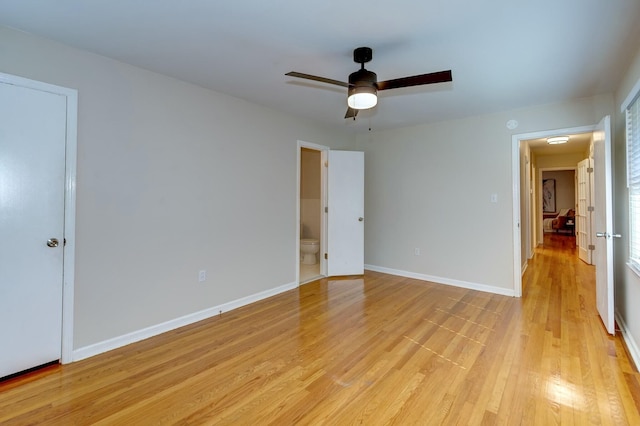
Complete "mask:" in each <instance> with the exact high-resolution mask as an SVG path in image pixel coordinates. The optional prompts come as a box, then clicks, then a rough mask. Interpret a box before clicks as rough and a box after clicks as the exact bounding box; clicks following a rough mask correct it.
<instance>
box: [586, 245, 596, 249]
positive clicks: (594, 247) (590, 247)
mask: <svg viewBox="0 0 640 426" xmlns="http://www.w3.org/2000/svg"><path fill="white" fill-rule="evenodd" d="M588 249H589V250H595V249H596V246H594V245H593V244H589V247H588Z"/></svg>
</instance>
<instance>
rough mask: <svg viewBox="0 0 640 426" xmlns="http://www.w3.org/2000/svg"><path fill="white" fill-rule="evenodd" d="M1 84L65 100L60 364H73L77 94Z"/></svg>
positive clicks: (7, 79)
mask: <svg viewBox="0 0 640 426" xmlns="http://www.w3.org/2000/svg"><path fill="white" fill-rule="evenodd" d="M0 82H1V83H6V84H11V85H13V86H18V87H25V88H28V89H34V90H40V91H43V92H49V93H53V94H56V95H61V96H64V97H65V98H66V106H67V111H66V113H67V119H66V143H65V184H64V241H65V243H64V244H63V261H62V279H63V282H62V341H61V342H60V344H61V358H60V362H61V363H62V364H67V363H70V362H72V361H73V300H74V287H75V241H76V171H77V146H78V91H77V90H75V89H69V88H66V87H61V86H56V85H53V84H49V83H43V82H40V81H36V80H30V79H28V78H23V77H19V76H16V75H11V74H5V73H0Z"/></svg>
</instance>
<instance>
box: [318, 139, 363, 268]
mask: <svg viewBox="0 0 640 426" xmlns="http://www.w3.org/2000/svg"><path fill="white" fill-rule="evenodd" d="M328 169H329V170H328V197H327V198H328V200H327V201H328V202H327V205H328V229H327V231H328V237H327V240H328V241H327V243H328V244H327V255H328V257H327V275H329V276H336V275H362V274H363V273H364V152H354V151H329V166H328Z"/></svg>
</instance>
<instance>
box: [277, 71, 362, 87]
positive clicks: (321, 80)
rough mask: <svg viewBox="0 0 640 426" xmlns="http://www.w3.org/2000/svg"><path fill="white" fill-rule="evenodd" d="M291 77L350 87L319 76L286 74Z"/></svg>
mask: <svg viewBox="0 0 640 426" xmlns="http://www.w3.org/2000/svg"><path fill="white" fill-rule="evenodd" d="M285 75H288V76H289V77H298V78H306V79H307V80H314V81H319V82H321V83H328V84H335V85H336V86H342V87H349V83H344V82H342V81H338V80H332V79H330V78H324V77H318V76H317V75H311V74H303V73H301V72H295V71H291V72H288V73H286V74H285Z"/></svg>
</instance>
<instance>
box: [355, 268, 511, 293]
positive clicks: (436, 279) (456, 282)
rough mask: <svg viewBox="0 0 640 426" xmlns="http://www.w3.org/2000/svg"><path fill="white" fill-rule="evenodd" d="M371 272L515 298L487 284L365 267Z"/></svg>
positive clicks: (504, 290)
mask: <svg viewBox="0 0 640 426" xmlns="http://www.w3.org/2000/svg"><path fill="white" fill-rule="evenodd" d="M364 268H365V269H367V270H369V271H375V272H382V273H384V274H390V275H397V276H399V277H406V278H414V279H416V280H422V281H430V282H433V283H436V284H444V285H450V286H453V287H461V288H467V289H469V290H478V291H484V292H487V293H494V294H501V295H503V296H511V297H514V296H515V293H514V291H513V290H512V289H506V288H502V287H494V286H490V285H486V284H478V283H471V282H468V281H460V280H453V279H450V278H443V277H434V276H432V275H424V274H418V273H415V272H408V271H401V270H398V269H391V268H385V267H382V266H375V265H364Z"/></svg>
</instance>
